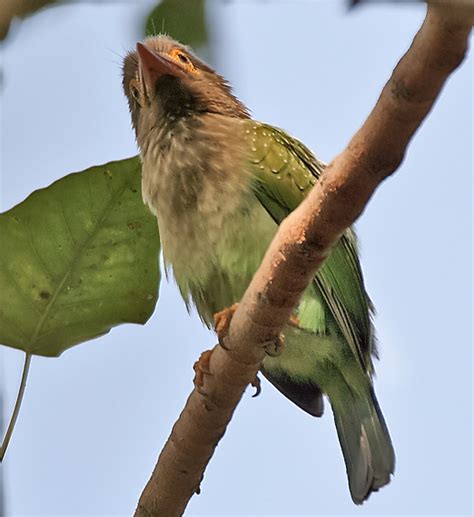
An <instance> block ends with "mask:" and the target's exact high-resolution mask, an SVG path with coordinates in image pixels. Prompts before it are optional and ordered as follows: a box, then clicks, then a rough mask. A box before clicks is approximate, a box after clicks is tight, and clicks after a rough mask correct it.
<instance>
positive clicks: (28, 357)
mask: <svg viewBox="0 0 474 517" xmlns="http://www.w3.org/2000/svg"><path fill="white" fill-rule="evenodd" d="M30 363H31V354H25V362H24V363H23V373H22V375H21V381H20V387H19V388H18V395H17V396H16V401H15V406H14V408H13V413H12V416H11V418H10V423H9V424H8V428H7V432H6V433H5V438H4V439H3V443H2V446H1V447H0V463H1V462H2V461H3V458H4V457H5V453H6V452H7V448H8V444H9V443H10V438H11V437H12V434H13V429H14V428H15V424H16V419H17V418H18V413H19V412H20V407H21V402H22V400H23V395H24V394H25V388H26V380H27V379H28V372H29V371H30Z"/></svg>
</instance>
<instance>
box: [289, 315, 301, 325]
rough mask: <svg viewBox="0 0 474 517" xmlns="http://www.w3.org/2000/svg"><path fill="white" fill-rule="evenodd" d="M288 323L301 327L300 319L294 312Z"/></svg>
mask: <svg viewBox="0 0 474 517" xmlns="http://www.w3.org/2000/svg"><path fill="white" fill-rule="evenodd" d="M288 325H291V326H292V327H299V326H300V319H299V318H298V316H296V314H292V315H291V316H290V319H289V320H288Z"/></svg>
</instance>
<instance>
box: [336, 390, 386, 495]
mask: <svg viewBox="0 0 474 517" xmlns="http://www.w3.org/2000/svg"><path fill="white" fill-rule="evenodd" d="M329 398H330V401H331V406H332V410H333V413H334V421H335V423H336V428H337V434H338V436H339V442H340V444H341V448H342V453H343V455H344V461H345V463H346V470H347V476H348V479H349V489H350V492H351V496H352V500H353V501H354V503H356V504H362V503H363V502H364V501H365V500H366V499H367V498H368V497H369V495H370V494H371V492H375V491H377V490H378V489H379V488H381V487H383V486H384V485H386V484H387V483H389V482H390V476H391V474H393V472H394V469H395V453H394V450H393V447H392V441H391V440H390V436H389V434H388V429H387V426H386V424H385V420H384V418H383V415H382V412H381V411H380V407H379V404H378V402H377V399H376V398H375V393H374V390H373V388H372V387H370V389H369V391H368V392H367V394H366V396H362V394H356V393H354V392H351V395H350V396H347V393H346V396H344V397H341V395H340V394H339V396H338V397H335V398H334V400H333V399H332V398H331V397H329Z"/></svg>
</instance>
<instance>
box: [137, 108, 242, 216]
mask: <svg viewBox="0 0 474 517" xmlns="http://www.w3.org/2000/svg"><path fill="white" fill-rule="evenodd" d="M243 127H244V126H243V123H242V120H239V119H235V118H231V117H225V116H221V115H213V114H204V115H195V116H188V117H181V118H177V119H173V118H171V117H169V116H168V117H163V118H162V119H161V120H158V121H155V125H154V126H152V127H150V130H149V132H148V135H147V137H148V138H147V140H146V141H144V142H143V143H141V150H142V153H141V154H142V160H143V183H142V186H143V197H144V199H145V201H146V202H147V204H148V205H149V206H150V207H151V209H152V210H153V211H154V212H155V213H157V215H158V216H159V218H160V217H161V218H162V217H180V215H181V214H182V213H184V212H185V213H187V214H189V213H191V212H196V215H199V213H202V212H203V211H207V210H209V211H212V210H213V209H214V208H216V207H214V206H213V204H214V203H221V202H222V200H223V199H225V198H226V197H227V195H231V193H232V192H233V191H234V190H235V188H236V185H238V184H239V183H240V182H241V181H242V176H241V175H242V170H243V166H242V165H243V162H244V160H245V156H246V155H245V149H244V147H245V146H244V137H243V135H244V128H243ZM158 212H159V213H158Z"/></svg>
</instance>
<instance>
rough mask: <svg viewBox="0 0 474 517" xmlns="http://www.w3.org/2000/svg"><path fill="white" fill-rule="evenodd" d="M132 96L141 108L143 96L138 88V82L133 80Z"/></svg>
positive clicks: (131, 86)
mask: <svg viewBox="0 0 474 517" xmlns="http://www.w3.org/2000/svg"><path fill="white" fill-rule="evenodd" d="M129 89H130V95H131V96H132V97H133V99H134V100H135V102H136V103H137V104H139V105H140V106H141V94H140V88H139V87H138V81H137V80H136V79H132V80H131V81H130V85H129Z"/></svg>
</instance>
